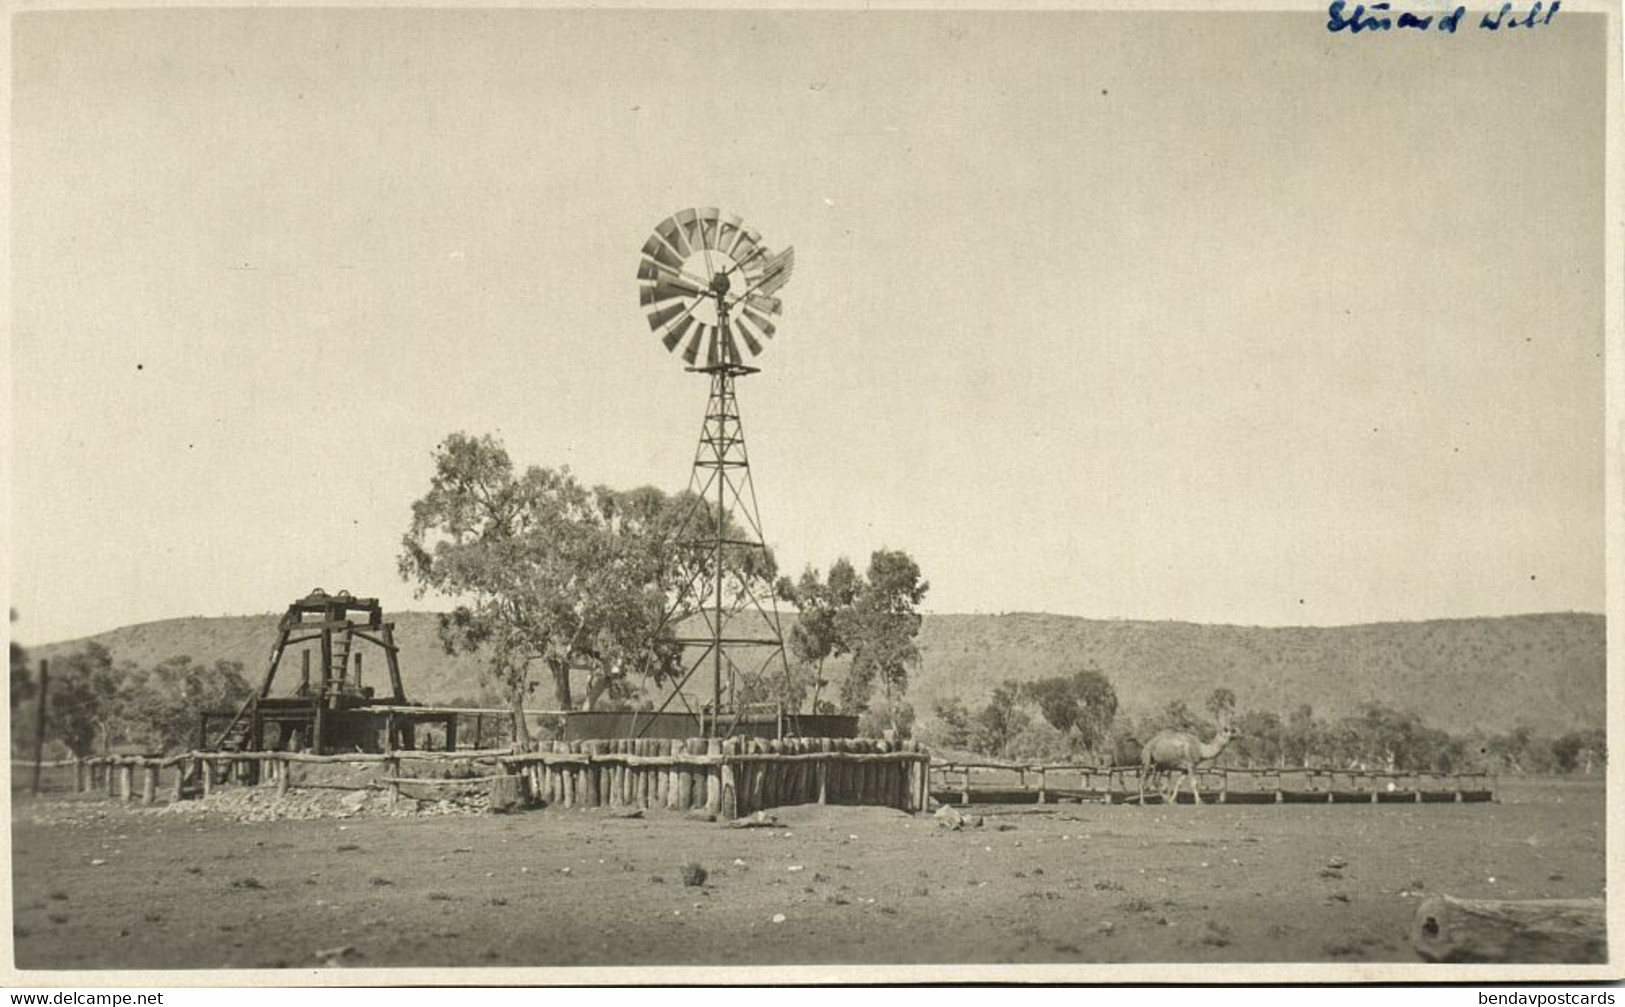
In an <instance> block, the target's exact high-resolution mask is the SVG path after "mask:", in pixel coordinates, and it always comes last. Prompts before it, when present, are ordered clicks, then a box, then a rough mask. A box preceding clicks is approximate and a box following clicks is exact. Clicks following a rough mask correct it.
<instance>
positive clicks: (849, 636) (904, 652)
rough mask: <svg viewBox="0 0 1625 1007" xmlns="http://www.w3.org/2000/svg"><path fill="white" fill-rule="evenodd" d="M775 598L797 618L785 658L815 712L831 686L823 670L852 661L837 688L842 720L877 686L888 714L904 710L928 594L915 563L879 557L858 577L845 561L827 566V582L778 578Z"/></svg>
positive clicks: (895, 724) (864, 704) (860, 708)
mask: <svg viewBox="0 0 1625 1007" xmlns="http://www.w3.org/2000/svg"><path fill="white" fill-rule="evenodd" d="M775 590H776V591H777V593H778V596H779V597H780V598H782V599H783V600H785V601H788V602H789V603H790V604H792V605H794V606H795V607H796V610H797V612H798V618H797V620H796V626H795V628H794V629H793V630H791V633H790V651H791V654H792V655H793V656H794V657H795V659H796V661H797V663H799V664H801V665H803V666H804V667H807V668H809V669H810V677H811V679H812V683H813V689H812V695H813V703H814V709H815V710H818V709H819V708H820V707H821V706H822V702H821V700H819V698H818V697H819V696H820V694H821V690H822V689H823V688H824V686H826V685H829V684H831V683H830V682H829V681H828V680H826V679H825V677H824V664H825V662H826V661H827V660H829V659H831V658H836V657H841V656H844V655H850V656H851V661H850V663H849V664H848V666H847V671H846V677H845V678H844V679H843V680H842V681H841V683H840V710H841V712H843V713H849V714H862V713H863V712H864V711H865V710H867V709H868V708H869V706H870V703H871V701H872V700H873V698H874V694H875V689H876V687H877V686H878V687H879V688H880V690H881V692H882V695H883V697H884V701H885V706H886V708H887V709H894V710H901V709H902V706H901V705H900V701H901V699H902V697H903V695H904V694H905V693H906V692H907V691H908V676H909V672H910V671H911V670H912V669H914V668H916V667H918V665H919V662H920V652H919V648H918V646H917V645H916V643H915V639H916V638H917V637H918V636H919V633H920V625H921V621H922V619H921V616H920V612H919V606H920V604H921V602H923V601H924V600H925V595H926V592H927V591H929V590H930V584H928V583H927V582H926V581H925V580H924V579H922V577H921V575H920V566H919V564H918V563H916V562H915V561H914V558H913V557H912V556H910V555H909V554H908V553H906V552H904V551H902V550H892V549H881V550H878V551H876V552H875V553H873V554H872V555H871V556H870V557H869V567H868V570H867V571H866V573H865V574H864V575H861V576H860V575H859V574H858V572H857V571H856V570H855V569H854V568H853V566H852V564H851V563H850V562H849V561H848V560H846V559H845V558H844V557H843V558H842V559H838V560H836V561H835V563H833V564H832V565H831V566H830V569H829V577H828V579H824V578H823V577H821V576H820V575H819V573H818V571H817V570H816V569H814V568H812V567H808V568H807V569H806V570H805V571H803V572H802V575H801V578H800V579H799V580H797V581H793V582H792V581H791V580H790V579H789V578H781V579H780V580H779V582H778V584H777V586H776V588H775ZM890 729H891V730H894V731H895V730H900V729H902V724H901V722H900V721H898V720H896V719H895V718H893V720H892V721H891V727H890Z"/></svg>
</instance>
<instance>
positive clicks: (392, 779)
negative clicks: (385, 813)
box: [384, 757, 401, 811]
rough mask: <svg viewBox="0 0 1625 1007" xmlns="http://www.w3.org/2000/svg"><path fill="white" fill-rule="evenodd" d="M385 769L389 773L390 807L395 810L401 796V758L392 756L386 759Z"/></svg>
mask: <svg viewBox="0 0 1625 1007" xmlns="http://www.w3.org/2000/svg"><path fill="white" fill-rule="evenodd" d="M384 770H385V772H387V773H388V774H389V808H390V810H391V811H393V810H395V802H396V801H398V800H400V798H401V781H400V775H401V760H400V759H397V758H394V757H391V758H388V759H386V760H384Z"/></svg>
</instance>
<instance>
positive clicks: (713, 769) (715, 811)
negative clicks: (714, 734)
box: [705, 738, 722, 815]
mask: <svg viewBox="0 0 1625 1007" xmlns="http://www.w3.org/2000/svg"><path fill="white" fill-rule="evenodd" d="M705 754H706V755H708V756H712V757H714V758H721V756H722V739H721V738H706V739H705ZM705 811H706V813H707V814H711V815H720V814H721V813H722V766H721V765H711V766H706V767H705Z"/></svg>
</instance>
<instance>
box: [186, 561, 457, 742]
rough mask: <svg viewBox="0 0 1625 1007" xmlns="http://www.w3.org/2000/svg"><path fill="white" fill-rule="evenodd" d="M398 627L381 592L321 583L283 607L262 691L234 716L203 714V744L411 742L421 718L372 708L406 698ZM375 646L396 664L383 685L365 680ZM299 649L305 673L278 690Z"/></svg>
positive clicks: (388, 662)
mask: <svg viewBox="0 0 1625 1007" xmlns="http://www.w3.org/2000/svg"><path fill="white" fill-rule="evenodd" d="M394 629H395V627H394V624H393V623H389V622H385V621H384V610H383V607H382V606H381V605H379V604H378V599H376V598H356V597H353V596H351V594H350V593H349V592H348V591H340V592H339V593H338V594H328V593H327V592H326V591H323V590H322V589H321V588H316V589H315V590H314V591H312V592H311V593H310V594H308V595H306V596H305V597H303V598H300V599H299V600H298V601H295V602H294V603H293V604H291V605H289V606H288V610H287V612H285V613H284V614H283V616H282V619H281V621H280V622H279V623H278V625H277V638H276V644H275V645H274V646H273V647H272V648H271V659H270V663H269V664H268V665H267V667H266V669H265V676H264V677H263V678H262V679H261V681H260V685H259V688H258V689H256V690H255V692H254V694H253V695H252V696H250V697H249V698H248V699H247V700H246V701H245V702H244V703H243V705H242V706H241V707H239V708H238V709H237V710H236V711H235V713H233V714H230V715H229V716H228V717H226V718H222V717H221V715H220V714H212V713H204V714H203V715H202V719H201V724H200V738H199V742H200V745H199V747H200V748H203V749H207V750H214V751H227V752H232V751H239V752H240V751H264V750H267V749H275V750H282V751H311V752H316V753H328V752H352V751H356V750H360V751H363V752H377V751H381V750H382V749H384V748H394V747H397V744H398V743H399V747H404V748H411V747H412V738H411V734H412V725H413V723H414V721H415V720H416V719H419V718H409V717H401V718H399V719H398V720H397V719H396V718H395V717H393V716H392V715H390V714H388V713H384V712H383V711H375V710H371V709H369V707H373V706H390V705H393V706H397V707H399V706H402V705H405V703H406V693H405V690H404V689H402V687H401V669H400V661H399V659H398V654H399V648H397V647H396V646H395V639H394ZM369 648H372V649H375V650H376V651H381V652H382V654H383V659H384V667H385V668H386V669H387V670H388V672H389V682H388V684H387V686H386V687H385V688H384V689H382V690H380V689H377V688H375V687H374V686H372V685H368V684H365V682H364V680H363V675H362V658H363V655H364V654H365V652H366V650H367V649H369ZM293 649H299V650H300V651H301V664H300V677H299V680H298V682H296V683H294V684H293V686H292V687H291V688H286V687H285V688H283V689H282V690H280V691H278V690H277V688H276V686H277V672H278V671H279V670H280V669H281V667H282V664H283V659H284V658H285V657H286V656H287V654H288V652H289V651H290V650H293ZM285 681H286V678H285V676H284V682H285ZM380 693H381V694H380ZM220 719H226V723H225V726H224V727H223V728H221V727H218V726H217V724H218V720H220ZM211 721H214V722H213V723H211ZM452 730H455V728H452Z"/></svg>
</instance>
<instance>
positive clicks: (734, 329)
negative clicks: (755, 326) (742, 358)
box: [729, 318, 762, 360]
mask: <svg viewBox="0 0 1625 1007" xmlns="http://www.w3.org/2000/svg"><path fill="white" fill-rule="evenodd" d="M733 333H738V334H739V338H740V339H743V340H744V341H745V346H746V347H747V348H749V350H750V355H751V356H753V357H754V356H757V355H759V354H760V353H761V352H762V341H761V340H760V339H757V338H756V334H755V333H754V332H752V331H751V330H750V323H749V322H748V321H746V320H745V319H743V318H736V319H734V321H733V325H732V326H730V328H729V335H730V337H731V336H732V334H733ZM738 358H739V348H738V347H737V346H736V347H734V359H736V360H737V359H738Z"/></svg>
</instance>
